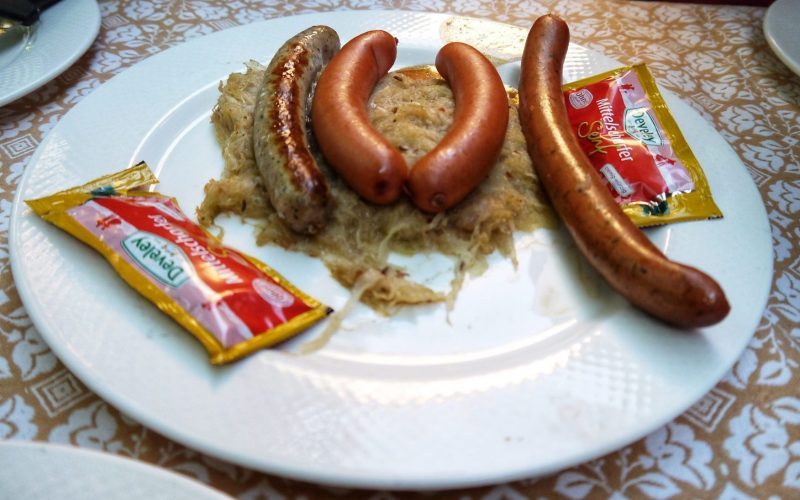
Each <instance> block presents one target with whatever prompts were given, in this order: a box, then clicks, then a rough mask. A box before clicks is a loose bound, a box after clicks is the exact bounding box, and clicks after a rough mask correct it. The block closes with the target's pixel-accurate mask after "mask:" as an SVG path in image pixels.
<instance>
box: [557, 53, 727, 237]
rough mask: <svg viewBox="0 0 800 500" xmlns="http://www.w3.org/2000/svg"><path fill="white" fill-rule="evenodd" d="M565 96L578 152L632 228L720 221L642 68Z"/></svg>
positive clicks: (576, 86) (582, 83) (612, 74)
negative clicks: (602, 181)
mask: <svg viewBox="0 0 800 500" xmlns="http://www.w3.org/2000/svg"><path fill="white" fill-rule="evenodd" d="M563 90H564V98H565V101H566V105H567V113H568V114H569V117H570V122H571V124H572V128H573V130H574V131H575V133H576V134H577V136H578V141H579V142H580V144H581V147H582V148H583V150H584V152H586V154H587V155H588V156H589V159H590V160H591V162H592V164H593V165H594V166H595V167H596V168H597V171H598V172H599V173H600V175H601V176H602V177H603V179H604V180H605V182H606V184H607V186H608V188H609V190H610V191H611V193H612V194H613V195H614V196H615V197H616V199H617V202H618V203H619V204H620V205H621V206H622V209H623V210H624V211H625V213H626V214H628V216H629V217H630V218H631V219H632V220H633V222H634V223H636V224H637V225H638V226H651V225H658V224H665V223H669V222H677V221H685V220H699V219H713V218H717V217H722V212H721V211H720V210H719V208H718V207H717V205H716V203H715V202H714V199H713V198H712V196H711V190H710V188H709V186H708V181H707V180H706V177H705V174H704V172H703V169H702V167H701V166H700V164H699V163H698V161H697V159H696V158H695V156H694V153H692V151H691V149H690V148H689V145H688V144H687V143H686V139H685V138H684V137H683V134H682V133H681V131H680V129H679V128H678V124H677V123H676V122H675V119H674V118H673V117H672V114H671V113H670V111H669V109H668V108H667V105H666V102H664V98H663V97H662V95H661V93H660V92H659V90H658V87H657V85H656V82H655V80H654V79H653V77H652V75H651V74H650V72H649V71H648V69H647V67H646V66H645V65H643V64H639V65H634V66H626V67H623V68H618V69H615V70H612V71H609V72H606V73H602V74H600V75H596V76H592V77H589V78H585V79H583V80H579V81H577V82H573V83H569V84H567V85H564V86H563Z"/></svg>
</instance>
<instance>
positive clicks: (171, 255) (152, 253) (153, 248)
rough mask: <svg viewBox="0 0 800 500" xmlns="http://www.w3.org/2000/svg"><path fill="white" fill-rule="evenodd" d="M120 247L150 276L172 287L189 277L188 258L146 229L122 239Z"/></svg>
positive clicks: (181, 251)
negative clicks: (187, 270)
mask: <svg viewBox="0 0 800 500" xmlns="http://www.w3.org/2000/svg"><path fill="white" fill-rule="evenodd" d="M122 248H124V249H125V251H126V252H127V253H128V255H130V256H131V258H132V259H133V260H134V261H136V263H137V264H139V266H140V267H141V268H142V269H144V270H145V271H147V273H148V274H150V275H151V276H152V277H154V278H155V279H157V280H158V281H160V282H161V283H164V284H165V285H168V286H171V287H173V288H178V287H179V286H181V285H183V284H184V283H185V282H186V280H188V279H189V273H187V272H186V269H188V268H190V267H191V264H190V263H189V258H188V257H187V256H186V254H185V253H183V250H181V249H180V248H179V247H178V246H176V245H174V244H172V243H171V242H169V241H167V240H165V239H164V238H162V237H160V236H157V235H155V234H152V233H148V232H146V231H137V232H135V233H133V234H132V235H130V236H128V237H127V238H125V239H124V240H122Z"/></svg>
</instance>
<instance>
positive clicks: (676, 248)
mask: <svg viewBox="0 0 800 500" xmlns="http://www.w3.org/2000/svg"><path fill="white" fill-rule="evenodd" d="M318 23H324V24H328V25H331V26H333V27H334V28H335V29H337V30H338V32H339V33H340V36H341V38H342V39H343V40H348V39H350V38H351V37H353V36H354V35H356V34H358V33H361V32H363V31H366V30H368V29H374V28H383V29H387V30H389V31H390V32H392V33H393V34H394V35H395V36H396V37H397V38H398V39H399V41H400V42H399V55H398V60H397V66H405V65H411V64H418V63H430V62H432V61H433V60H434V56H435V54H436V51H437V49H438V48H439V47H440V46H441V45H442V44H443V42H444V40H450V39H453V38H463V39H467V40H469V41H472V42H473V43H476V44H478V45H479V46H480V47H482V48H483V49H485V50H487V51H488V52H489V53H490V54H492V57H494V58H495V60H497V61H498V62H508V61H510V60H513V59H514V58H515V57H517V56H519V54H520V50H521V44H522V41H523V39H524V37H525V35H526V30H524V29H520V28H514V27H511V26H506V25H501V24H496V23H488V22H482V21H477V20H469V19H463V18H454V17H451V16H447V15H434V14H423V13H410V12H376V11H362V12H352V11H351V12H335V13H326V14H324V15H307V16H297V17H288V18H282V19H276V20H271V21H267V22H263V23H257V24H252V25H248V26H242V27H239V28H236V29H231V30H227V31H223V32H220V33H216V34H214V35H211V36H207V37H204V38H200V39H197V40H194V41H192V42H189V43H187V44H185V45H182V46H179V47H176V48H173V49H170V50H167V51H165V52H163V53H161V54H159V55H156V56H154V57H151V58H149V59H148V60H146V61H143V62H142V63H140V64H137V65H136V66H135V67H133V68H131V69H129V70H127V71H125V72H124V73H122V74H120V75H118V76H117V77H115V78H113V79H112V80H111V81H109V82H108V83H106V84H105V85H103V86H102V88H100V89H98V90H97V91H96V92H94V93H93V94H92V95H91V96H89V97H87V98H86V99H84V100H83V101H82V102H81V103H80V104H79V105H78V106H76V107H75V108H74V109H73V110H71V111H70V112H69V113H68V114H67V115H66V116H64V118H62V120H61V121H60V122H59V124H58V125H57V126H56V127H55V128H54V129H53V130H52V131H51V132H50V134H49V135H48V136H47V138H46V139H45V140H44V141H43V142H42V144H41V146H40V148H39V150H38V151H37V153H36V155H35V156H34V158H32V160H31V162H30V164H29V165H28V167H27V169H26V171H25V175H24V178H23V179H22V181H21V184H20V187H19V190H18V193H17V197H16V200H15V205H14V207H13V221H12V223H11V229H10V235H11V243H10V246H11V257H12V264H13V272H14V277H15V280H16V285H17V288H18V290H19V292H20V295H21V296H22V299H23V301H24V303H25V306H26V308H27V310H28V313H29V314H30V316H31V318H32V319H33V321H34V323H35V325H36V326H37V328H38V329H39V331H40V332H41V334H42V336H43V337H44V338H45V340H46V341H47V343H48V344H49V345H50V346H51V348H52V349H53V351H55V353H56V354H57V355H58V356H59V358H60V359H61V360H62V361H63V362H64V363H65V364H66V365H67V366H68V367H69V369H70V370H72V371H73V372H74V373H75V374H76V375H77V376H78V377H79V378H80V379H82V380H83V381H84V382H85V383H86V384H87V385H88V386H89V387H90V388H91V389H92V390H94V391H95V392H97V393H98V394H99V395H100V396H102V397H103V398H105V399H106V400H108V401H109V402H110V403H112V404H113V405H115V406H116V407H118V408H119V409H120V410H122V411H123V412H125V413H126V414H128V415H130V416H132V417H134V418H136V419H138V420H139V421H141V422H142V423H143V424H145V425H147V426H149V427H151V428H153V429H155V430H157V431H158V432H160V433H162V434H164V435H166V436H169V437H170V438H172V439H175V440H177V441H180V442H182V443H184V444H186V445H188V446H190V447H193V448H196V449H198V450H202V451H204V452H206V453H209V454H211V455H214V456H217V457H220V458H223V459H227V460H229V461H232V462H235V463H238V464H242V465H244V466H247V467H251V468H254V469H259V470H263V471H268V472H272V473H277V474H282V475H286V476H290V477H294V478H301V479H304V480H309V481H314V482H320V483H328V484H336V485H349V486H362V487H385V488H445V487H456V486H464V485H472V484H481V483H491V482H499V481H505V480H510V479H514V478H521V477H530V476H534V475H541V474H546V473H549V472H553V471H556V470H558V469H561V468H564V467H567V466H570V465H573V464H576V463H579V462H581V461H585V460H588V459H591V458H594V457H597V456H600V455H602V454H605V453H608V452H610V451H612V450H614V449H617V448H619V447H621V446H623V445H625V444H627V443H630V442H632V441H634V440H636V439H638V438H641V437H642V436H644V435H646V434H647V433H649V432H651V431H653V430H655V429H657V428H658V427H659V426H661V425H663V424H665V423H666V422H668V421H670V420H671V419H673V418H675V417H676V416H677V415H679V414H680V413H681V412H683V411H684V410H686V409H687V408H688V407H689V406H691V405H692V404H693V403H694V402H695V401H697V400H698V399H700V398H701V397H702V396H703V394H704V393H706V392H707V391H708V390H709V389H711V388H712V387H713V386H714V384H715V383H716V382H717V381H718V380H719V379H720V378H721V377H722V376H723V375H724V373H725V372H726V370H728V369H729V368H730V367H731V366H732V364H733V363H734V362H735V360H736V359H737V357H738V356H739V355H740V353H741V351H742V350H743V349H744V347H745V345H746V344H747V342H748V339H749V338H750V337H751V335H752V334H753V332H754V331H755V328H756V326H757V323H758V321H759V318H760V317H761V314H762V310H763V307H764V304H765V301H766V297H767V292H768V288H769V284H770V277H771V263H772V257H771V247H770V243H771V239H770V231H769V227H768V224H767V219H766V215H765V210H764V207H763V204H762V202H761V199H760V197H759V194H758V192H757V190H756V189H755V186H754V184H753V182H752V181H751V179H750V177H749V176H748V174H747V172H746V170H745V168H744V167H743V165H742V163H741V162H740V161H739V159H738V158H737V156H736V155H735V154H734V153H733V151H732V150H731V148H730V147H729V146H728V144H727V143H726V142H725V141H724V140H723V139H722V138H721V137H720V135H718V134H717V133H716V132H715V131H714V130H713V128H712V127H710V126H709V124H708V123H706V122H705V121H704V120H703V119H702V118H701V116H700V115H699V114H698V113H697V112H695V111H693V110H692V109H691V108H690V107H689V106H688V105H686V104H685V103H683V102H682V101H681V100H679V99H677V98H676V97H675V96H673V95H672V94H667V101H668V103H669V104H670V105H671V106H672V109H673V111H674V113H675V115H676V117H677V120H678V122H679V123H680V125H681V127H682V128H683V131H684V132H685V134H686V136H687V138H688V139H689V142H690V143H691V145H692V146H693V148H694V149H695V152H696V153H697V155H698V156H699V159H700V161H701V163H702V164H703V166H704V167H705V168H706V170H707V173H708V177H709V179H710V183H711V187H712V189H713V191H714V194H715V195H716V199H717V201H718V203H719V205H720V206H721V208H722V210H723V211H724V212H725V218H724V219H722V220H715V221H705V222H696V223H685V224H680V225H672V226H669V227H663V228H660V229H655V230H652V231H649V232H648V234H649V236H650V237H651V238H652V239H653V240H654V241H655V242H656V243H657V244H658V245H659V246H660V247H661V248H663V249H665V251H666V252H667V253H668V254H669V255H670V256H671V257H673V258H675V259H677V260H680V261H684V262H688V263H690V264H693V265H696V266H698V267H700V268H702V269H704V270H706V271H707V272H709V273H710V274H711V275H713V276H714V277H716V278H717V279H718V280H719V281H720V283H721V284H722V286H723V287H724V289H725V290H726V291H727V294H728V297H729V299H730V302H731V304H732V311H731V314H730V316H729V317H728V318H727V319H726V320H725V321H724V322H722V323H721V324H719V325H717V326H714V327H712V328H707V329H704V330H702V331H697V332H686V331H680V330H675V329H672V328H669V327H667V326H665V325H663V324H661V323H658V322H655V321H653V320H651V319H650V318H648V317H647V316H645V315H643V314H641V313H639V312H637V311H635V310H634V309H632V308H631V307H629V306H628V305H626V303H624V301H622V300H620V299H618V298H616V296H615V294H613V293H611V292H610V291H609V290H608V289H607V288H606V287H605V285H603V284H602V283H600V282H599V281H598V279H597V277H596V276H595V275H594V274H593V273H592V271H591V270H589V269H588V267H587V265H586V264H585V262H584V261H583V260H582V259H581V258H579V257H578V255H577V253H576V251H575V249H574V247H573V246H572V244H571V243H570V240H569V238H567V237H565V236H564V233H562V232H561V231H537V232H534V233H531V234H519V235H517V238H516V249H517V256H518V262H519V264H518V266H517V267H516V268H515V267H514V266H513V265H512V264H511V262H510V261H509V260H508V259H503V258H500V257H497V256H494V257H493V258H492V259H491V265H490V267H489V269H488V271H486V272H485V273H484V274H483V275H481V276H478V277H473V278H470V279H468V280H467V282H466V284H465V286H464V289H463V291H462V292H461V294H460V295H459V297H458V300H457V302H456V303H455V306H454V308H453V310H452V311H451V312H450V313H449V314H448V313H447V312H446V310H445V307H444V306H442V305H433V306H426V307H418V308H409V309H406V310H404V311H402V312H400V313H399V314H397V315H395V316H393V317H382V316H379V315H377V314H375V313H373V312H371V311H370V310H369V309H367V308H365V307H362V308H358V309H356V310H355V311H354V312H353V313H352V314H351V315H350V316H348V317H347V319H346V321H345V323H344V325H343V327H342V329H341V330H340V331H339V332H338V334H337V335H336V336H334V338H333V340H332V341H331V342H330V343H329V344H327V345H326V346H325V347H324V348H323V349H321V350H318V351H316V352H314V353H312V354H305V355H303V354H298V353H297V351H298V349H297V348H298V346H299V345H301V344H303V343H305V342H308V341H309V340H310V339H312V338H314V336H316V335H319V334H320V330H321V328H322V327H323V326H324V325H318V326H317V327H315V328H313V329H311V330H309V331H307V332H305V333H304V334H303V335H301V336H300V337H297V338H295V339H294V340H293V341H292V342H289V343H287V344H285V345H283V346H281V347H280V348H278V349H272V350H265V351H262V352H259V353H258V354H256V355H254V356H251V357H249V358H247V359H244V360H242V361H240V362H237V363H235V364H233V365H229V366H225V367H212V366H211V365H209V363H208V361H207V359H206V353H205V352H204V351H203V349H202V348H201V347H200V344H199V343H197V342H196V341H195V340H194V339H193V338H192V337H191V336H190V335H189V334H188V333H186V332H185V331H182V330H181V329H180V328H179V327H178V326H176V324H174V323H173V322H172V321H171V320H169V319H168V318H167V317H165V316H164V315H162V314H161V313H160V312H158V311H157V310H156V309H155V308H154V307H153V306H152V305H150V304H149V303H148V302H147V301H145V300H144V299H142V298H140V297H139V296H137V295H136V293H134V292H133V291H132V290H131V289H129V288H127V287H126V286H125V285H123V283H122V281H121V280H120V279H119V278H118V277H117V276H116V275H115V274H114V272H113V271H112V270H111V268H110V267H109V266H108V265H106V263H105V262H104V261H103V260H102V258H101V257H99V256H98V255H96V254H95V253H94V252H92V251H91V250H89V249H88V248H86V247H85V246H83V245H82V244H80V243H78V242H77V241H76V240H73V239H72V238H71V237H70V236H68V235H66V234H64V233H62V232H61V231H59V230H57V229H56V228H54V227H52V226H49V225H48V224H46V223H44V222H42V221H41V220H39V219H38V218H37V217H36V216H35V215H33V214H32V213H31V211H30V210H29V209H28V208H26V206H25V204H24V203H23V202H22V200H25V199H28V198H33V197H37V196H41V195H45V194H48V193H51V192H54V191H56V190H58V189H62V188H65V187H68V186H73V185H77V184H78V183H82V182H84V181H87V180H90V179H93V178H96V177H98V176H100V175H102V174H106V173H109V172H111V171H115V170H119V169H122V168H123V167H126V166H128V165H130V164H132V163H134V162H137V161H139V160H146V161H148V162H149V163H150V164H151V165H152V166H153V168H154V169H155V170H156V171H157V173H158V175H159V177H160V179H161V181H162V182H161V184H160V186H159V191H161V192H164V193H168V194H171V195H174V196H176V197H177V198H178V200H179V202H180V203H181V205H182V206H183V207H184V209H185V210H186V211H187V212H189V213H193V210H194V208H195V207H196V206H197V205H198V204H199V202H200V200H201V198H202V191H203V185H204V184H205V183H206V181H208V180H209V179H210V178H212V177H218V176H219V175H220V172H221V170H222V166H223V161H222V158H221V155H220V149H219V147H218V145H217V144H216V142H215V139H214V134H213V130H212V127H211V125H210V123H209V113H210V110H211V108H212V106H213V105H214V103H215V100H216V98H217V85H218V84H219V82H220V81H221V80H223V79H224V78H226V76H227V75H228V74H229V73H231V72H233V71H242V70H243V69H244V62H245V61H248V60H250V59H257V60H260V61H262V62H266V61H267V60H268V59H269V58H270V57H271V55H272V54H273V52H274V51H275V50H276V49H277V48H278V47H279V46H280V45H281V44H282V43H283V42H284V41H285V40H286V39H288V38H289V37H290V36H292V35H294V34H295V33H297V32H299V31H300V30H302V29H304V28H306V27H308V26H310V25H313V24H318ZM616 65H617V64H616V62H615V61H613V60H610V59H608V58H606V57H603V56H602V55H600V54H597V53H594V52H591V51H589V50H586V49H584V48H581V47H578V46H572V47H571V48H570V51H569V55H568V62H567V65H566V77H567V78H568V79H575V78H578V77H580V76H584V75H588V74H593V73H596V72H599V71H601V70H606V69H609V68H612V67H615V66H616ZM503 74H504V75H505V77H506V78H507V80H508V81H510V82H514V80H515V78H517V77H518V74H519V70H518V65H516V66H515V64H513V63H511V64H506V65H505V66H504V68H503ZM225 226H226V228H227V231H226V233H225V234H226V236H225V241H226V243H228V244H230V245H233V246H235V247H238V248H240V249H242V250H244V251H246V252H248V253H250V254H252V255H255V256H257V257H259V258H260V259H262V260H264V261H266V262H268V263H270V264H271V265H273V266H274V267H275V268H277V269H278V270H279V271H280V272H281V273H283V274H284V275H285V276H286V277H287V278H288V279H290V280H291V281H293V282H294V283H295V284H296V285H298V286H299V287H301V288H302V289H304V290H306V291H307V292H309V293H311V294H313V295H314V296H316V297H317V298H318V299H320V300H322V301H324V302H326V303H327V304H329V305H331V306H333V307H334V308H337V309H338V308H341V307H342V305H343V304H344V303H345V302H346V301H347V298H348V296H349V295H348V292H347V291H346V290H344V289H343V288H341V287H340V286H339V285H338V284H336V282H335V281H334V280H333V279H332V278H331V276H330V274H329V273H328V271H327V270H326V268H325V267H324V266H323V265H322V264H321V263H320V262H318V261H316V260H314V259H311V258H309V257H305V256H303V255H297V254H293V253H290V252H286V251H282V250H280V249H278V248H275V247H271V246H267V247H257V246H256V245H255V244H254V238H253V228H252V227H250V226H248V225H246V224H242V223H241V222H240V221H238V220H235V219H229V220H227V221H225ZM404 264H405V265H407V266H408V268H409V270H410V272H411V273H412V274H413V275H415V276H417V277H419V278H420V279H424V280H426V281H427V282H429V283H430V284H431V286H433V287H438V286H441V285H442V283H446V282H447V280H448V276H449V275H448V271H449V267H448V266H449V265H450V262H449V261H448V260H447V259H444V258H441V257H437V256H432V255H429V256H418V257H417V258H414V259H409V260H407V261H406V262H404Z"/></svg>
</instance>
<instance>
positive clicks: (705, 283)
mask: <svg viewBox="0 0 800 500" xmlns="http://www.w3.org/2000/svg"><path fill="white" fill-rule="evenodd" d="M568 45H569V28H568V27H567V24H566V23H565V22H564V21H563V20H561V19H560V18H558V17H556V16H553V15H546V16H542V17H540V18H539V19H537V20H536V22H535V23H534V25H533V27H532V28H531V31H530V33H529V34H528V38H527V41H526V43H525V50H524V52H523V56H522V74H521V77H520V88H519V90H520V107H519V116H520V122H521V124H522V129H523V132H524V134H525V139H526V142H527V145H528V151H529V153H530V155H531V158H532V160H533V164H534V167H535V169H536V173H537V174H538V176H539V178H540V180H541V182H542V184H543V186H544V188H545V190H546V191H547V194H548V196H549V197H550V199H551V201H552V203H553V206H554V208H555V210H556V212H558V214H559V215H560V216H561V218H562V220H563V221H564V223H565V225H566V227H567V229H568V230H569V232H570V234H572V237H573V238H574V239H575V242H576V243H577V246H578V248H579V249H580V250H581V252H582V253H583V254H584V256H586V258H587V259H588V260H589V262H590V263H591V264H592V265H593V266H594V267H595V268H596V269H597V271H598V272H599V273H600V274H601V275H602V276H603V278H605V279H606V281H607V282H608V283H609V284H610V285H611V287H612V288H614V289H615V290H617V292H619V293H620V294H621V295H623V296H624V297H625V298H626V299H627V300H628V301H629V302H631V303H632V304H633V305H634V306H636V307H639V308H640V309H642V310H644V311H645V312H647V313H649V314H651V315H653V316H655V317H656V318H659V319H661V320H663V321H665V322H667V323H670V324H673V325H676V326H679V327H684V328H695V327H702V326H709V325H713V324H715V323H717V322H719V321H721V320H722V319H723V318H725V316H726V315H727V314H728V312H729V310H730V306H729V304H728V301H727V299H726V298H725V294H724V292H723V291H722V288H720V286H719V284H717V282H716V281H714V280H713V279H712V278H711V277H709V276H708V275H706V274H705V273H703V272H701V271H699V270H697V269H695V268H693V267H689V266H685V265H682V264H678V263H675V262H672V261H670V260H669V259H667V258H666V257H665V256H664V254H662V253H661V251H659V250H658V248H656V246H655V245H653V244H652V243H651V242H650V240H649V239H648V238H647V237H646V236H645V235H644V233H642V231H641V230H639V228H637V227H636V226H635V225H634V224H633V223H632V222H631V220H630V219H629V218H628V217H627V216H626V215H625V214H624V213H623V212H622V210H621V209H620V207H619V206H618V205H617V203H616V202H615V200H614V198H613V197H612V196H611V194H610V193H609V191H608V189H607V188H606V187H605V186H604V185H603V182H602V180H601V178H600V176H599V174H598V173H597V172H596V171H595V169H594V167H593V166H592V164H591V163H590V162H589V160H588V158H587V157H586V155H585V154H584V153H583V151H582V150H581V148H580V145H579V143H578V141H577V138H576V137H575V135H574V133H573V132H572V129H571V128H570V125H569V121H568V119H567V110H566V105H565V104H564V97H563V94H562V91H561V71H562V68H563V64H564V58H565V56H566V53H567V46H568Z"/></svg>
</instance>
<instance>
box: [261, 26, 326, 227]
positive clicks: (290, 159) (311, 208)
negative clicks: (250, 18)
mask: <svg viewBox="0 0 800 500" xmlns="http://www.w3.org/2000/svg"><path fill="white" fill-rule="evenodd" d="M337 50H339V35H337V34H336V32H335V31H334V30H333V29H332V28H329V27H327V26H312V27H311V28H308V29H307V30H304V31H302V32H300V33H298V34H297V35H295V36H293V37H292V38H290V39H289V40H287V41H286V43H284V44H283V46H282V47H281V48H280V49H278V51H277V52H276V53H275V55H274V57H273V58H272V61H271V62H270V63H269V66H268V67H267V71H266V72H265V74H264V81H263V82H262V84H261V88H260V89H259V91H258V95H257V97H256V105H255V113H254V116H253V150H254V153H255V160H256V165H257V166H258V170H259V173H260V174H261V177H262V178H263V180H264V186H265V188H266V191H267V195H268V196H269V200H270V203H271V204H272V206H273V208H275V211H276V212H277V213H278V215H279V216H280V217H281V219H283V221H284V222H285V223H286V224H287V225H288V226H289V227H291V228H292V229H293V230H295V231H298V232H302V233H316V232H318V231H319V230H320V229H322V227H324V225H325V224H326V222H327V220H328V211H329V207H330V200H329V194H328V183H327V181H326V180H325V176H324V174H323V173H322V171H321V170H320V168H319V166H318V165H317V162H316V160H315V159H314V156H313V155H312V154H311V151H310V150H309V146H308V139H307V135H308V134H307V133H306V121H307V120H308V105H309V99H310V95H311V91H312V88H313V86H314V83H315V82H316V81H317V78H318V77H319V74H320V71H322V68H323V67H324V66H325V64H327V63H328V61H330V59H331V57H333V55H334V54H335V53H336V51H337Z"/></svg>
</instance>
